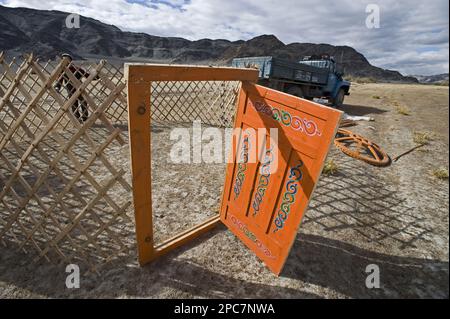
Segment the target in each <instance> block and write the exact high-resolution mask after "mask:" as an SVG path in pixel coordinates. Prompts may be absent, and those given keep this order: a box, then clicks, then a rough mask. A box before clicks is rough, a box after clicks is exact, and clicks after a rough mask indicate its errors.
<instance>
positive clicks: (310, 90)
mask: <svg viewBox="0 0 450 319" xmlns="http://www.w3.org/2000/svg"><path fill="white" fill-rule="evenodd" d="M231 65H232V66H233V67H237V68H249V67H255V68H257V69H259V80H258V83H259V84H261V85H263V86H267V87H270V88H272V89H275V90H278V91H282V92H286V93H288V94H291V95H295V96H298V97H301V98H305V99H308V100H312V99H314V98H321V99H327V100H328V102H329V103H331V104H332V105H333V106H335V107H336V108H339V107H340V106H342V104H343V103H344V97H345V96H346V95H349V94H350V82H348V81H345V80H344V79H343V78H342V76H343V72H342V71H341V70H340V68H339V67H338V66H337V64H336V62H335V60H334V59H333V57H330V56H329V55H320V56H307V57H304V58H303V60H301V61H299V62H290V61H285V60H282V59H278V58H275V57H271V56H262V57H248V58H235V59H233V60H232V62H231Z"/></svg>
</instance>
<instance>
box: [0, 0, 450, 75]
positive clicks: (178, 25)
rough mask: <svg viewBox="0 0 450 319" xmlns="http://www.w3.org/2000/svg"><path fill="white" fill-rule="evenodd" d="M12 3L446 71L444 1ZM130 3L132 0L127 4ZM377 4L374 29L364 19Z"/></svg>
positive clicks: (159, 30)
mask: <svg viewBox="0 0 450 319" xmlns="http://www.w3.org/2000/svg"><path fill="white" fill-rule="evenodd" d="M0 2H3V3H4V4H5V5H7V6H11V7H18V6H24V7H30V8H36V9H54V10H60V11H67V12H76V13H79V14H81V15H85V16H89V17H92V18H95V19H98V20H100V21H102V22H105V23H108V24H114V25H116V26H118V27H119V28H121V29H123V30H128V31H138V32H146V33H149V34H153V35H161V36H177V37H184V38H188V39H191V40H196V39H200V38H213V39H217V38H225V39H229V40H238V39H244V40H246V39H249V38H252V37H254V36H257V35H260V34H275V35H276V36H277V37H278V38H279V39H280V40H282V41H283V42H285V43H290V42H312V43H330V44H334V45H349V46H352V47H354V48H355V49H356V50H358V51H359V52H361V53H363V54H364V55H365V56H366V57H367V58H368V59H369V61H370V62H371V63H372V64H374V65H376V66H380V67H384V68H391V69H396V70H399V71H400V72H402V73H404V74H434V73H443V72H448V58H449V57H448V18H449V16H448V6H449V4H448V1H447V0H428V1H423V0H380V1H374V0H364V1H353V0H340V1H336V0H322V1H320V2H317V1H313V0H302V1H298V0H284V1H281V0H278V1H277V0H228V1H223V0H191V1H185V0H176V1H170V0H164V1H163V0H160V1H157V0H153V1H150V0H139V1H138V0H135V1H128V2H127V1H125V0H95V1H94V0H79V1H64V0H63V1H62V0H48V1H42V0H4V1H1V0H0ZM131 2H134V3H131ZM369 3H375V4H378V5H379V6H380V10H381V11H380V13H381V16H380V18H381V26H380V29H368V28H366V25H365V20H366V16H367V13H366V12H365V8H366V5H367V4H369Z"/></svg>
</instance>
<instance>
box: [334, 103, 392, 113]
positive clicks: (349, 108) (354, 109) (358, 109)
mask: <svg viewBox="0 0 450 319" xmlns="http://www.w3.org/2000/svg"><path fill="white" fill-rule="evenodd" d="M339 109H340V110H341V111H344V112H345V113H347V114H350V115H357V116H363V115H367V114H383V113H386V112H387V111H385V110H382V109H379V108H376V107H373V106H366V105H353V104H344V105H342V106H341V107H340V108H339Z"/></svg>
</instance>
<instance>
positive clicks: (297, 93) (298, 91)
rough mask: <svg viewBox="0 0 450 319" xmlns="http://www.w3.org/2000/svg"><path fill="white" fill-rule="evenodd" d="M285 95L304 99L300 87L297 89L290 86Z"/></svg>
mask: <svg viewBox="0 0 450 319" xmlns="http://www.w3.org/2000/svg"><path fill="white" fill-rule="evenodd" d="M286 93H287V94H290V95H295V96H296V97H300V98H302V99H303V98H304V95H303V91H302V88H301V87H298V86H291V87H290V88H289V89H288V90H287V92H286Z"/></svg>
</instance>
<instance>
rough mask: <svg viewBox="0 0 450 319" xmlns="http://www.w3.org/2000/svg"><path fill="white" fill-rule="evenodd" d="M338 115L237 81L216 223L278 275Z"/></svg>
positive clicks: (338, 112) (315, 181)
mask: <svg viewBox="0 0 450 319" xmlns="http://www.w3.org/2000/svg"><path fill="white" fill-rule="evenodd" d="M341 115H342V112H340V111H338V110H336V109H333V108H329V107H326V106H323V105H320V104H317V103H314V102H310V101H308V100H304V99H300V98H297V97H294V96H291V95H288V94H285V93H282V92H278V91H275V90H272V89H269V88H265V87H262V86H259V85H255V84H252V83H249V82H243V84H242V88H241V91H240V94H239V100H238V108H237V112H236V120H235V131H234V138H233V144H232V145H233V147H232V152H231V153H232V154H231V156H232V160H229V164H228V165H227V174H226V179H225V185H224V191H223V198H222V205H221V211H220V218H221V220H222V222H223V223H224V224H225V225H226V226H227V227H228V228H229V229H230V230H231V231H232V232H233V233H234V234H235V235H236V236H238V237H239V238H240V239H241V240H242V241H243V242H244V243H245V245H247V246H248V247H249V248H250V249H251V250H252V251H253V252H254V253H255V254H256V255H257V256H258V257H259V258H260V259H262V260H263V261H264V262H265V263H266V265H267V266H268V267H269V268H270V269H271V270H272V271H273V272H274V273H276V274H277V275H278V274H279V273H280V272H281V270H282V269H283V266H284V264H285V262H286V259H287V256H288V254H289V251H290V249H291V247H292V244H293V242H294V240H295V237H296V235H297V232H298V229H299V226H300V222H301V219H302V217H303V214H304V213H305V210H306V208H307V206H308V202H309V200H310V199H311V196H312V193H313V191H314V187H315V185H316V184H317V181H318V179H319V176H320V173H321V171H322V168H323V165H324V162H325V159H326V156H327V154H328V151H329V148H330V146H331V143H332V141H333V138H334V136H335V134H336V130H337V128H338V125H339V121H340V118H341Z"/></svg>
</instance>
